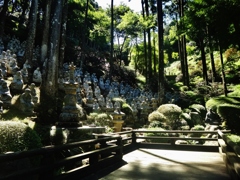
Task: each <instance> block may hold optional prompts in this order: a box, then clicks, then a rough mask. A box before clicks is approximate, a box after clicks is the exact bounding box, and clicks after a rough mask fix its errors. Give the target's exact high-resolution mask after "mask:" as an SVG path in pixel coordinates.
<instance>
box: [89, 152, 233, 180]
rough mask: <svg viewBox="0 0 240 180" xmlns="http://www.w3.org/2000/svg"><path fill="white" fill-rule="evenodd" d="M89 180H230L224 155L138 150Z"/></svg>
mask: <svg viewBox="0 0 240 180" xmlns="http://www.w3.org/2000/svg"><path fill="white" fill-rule="evenodd" d="M84 179H85V180H99V179H100V180H115V179H116V180H200V179H201V180H203V179H206V180H229V179H230V176H229V175H228V174H227V172H226V168H225V164H224V162H223V159H222V156H221V154H220V153H216V152H199V151H175V150H156V149H137V150H134V151H132V152H130V153H127V154H125V155H124V156H123V161H122V162H121V163H118V164H113V165H112V166H111V167H110V168H105V169H104V168H103V169H102V170H101V171H99V172H95V173H93V174H91V175H90V176H88V177H86V178H84Z"/></svg>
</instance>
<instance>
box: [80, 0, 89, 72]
mask: <svg viewBox="0 0 240 180" xmlns="http://www.w3.org/2000/svg"><path fill="white" fill-rule="evenodd" d="M88 7H89V0H87V4H86V8H85V16H84V24H83V30H82V37H81V38H82V43H81V50H82V53H81V54H82V56H81V62H80V67H81V68H82V66H83V64H84V63H85V56H86V45H87V43H86V30H87V18H88Z"/></svg>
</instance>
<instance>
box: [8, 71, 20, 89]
mask: <svg viewBox="0 0 240 180" xmlns="http://www.w3.org/2000/svg"><path fill="white" fill-rule="evenodd" d="M22 88H23V80H22V73H21V71H17V72H16V74H15V75H14V76H13V81H12V82H11V84H10V89H11V91H12V92H14V93H19V92H22Z"/></svg>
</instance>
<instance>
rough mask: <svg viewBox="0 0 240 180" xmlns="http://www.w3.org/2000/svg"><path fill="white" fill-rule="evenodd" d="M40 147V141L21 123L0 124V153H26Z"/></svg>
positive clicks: (34, 133) (6, 122)
mask: <svg viewBox="0 0 240 180" xmlns="http://www.w3.org/2000/svg"><path fill="white" fill-rule="evenodd" d="M40 147H42V144H41V139H40V138H39V136H38V135H37V133H36V132H35V131H34V130H32V129H31V128H30V127H29V126H27V125H26V124H24V123H21V122H15V121H2V122H0V153H6V152H8V151H13V152H17V151H27V150H30V149H35V148H40Z"/></svg>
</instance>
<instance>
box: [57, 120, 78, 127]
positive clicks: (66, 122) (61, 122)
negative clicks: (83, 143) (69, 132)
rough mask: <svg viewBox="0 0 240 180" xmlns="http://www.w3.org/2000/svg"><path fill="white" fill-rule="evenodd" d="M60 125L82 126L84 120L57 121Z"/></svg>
mask: <svg viewBox="0 0 240 180" xmlns="http://www.w3.org/2000/svg"><path fill="white" fill-rule="evenodd" d="M56 126H58V127H82V122H81V121H80V122H74V121H73V122H71V121H59V122H56Z"/></svg>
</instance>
